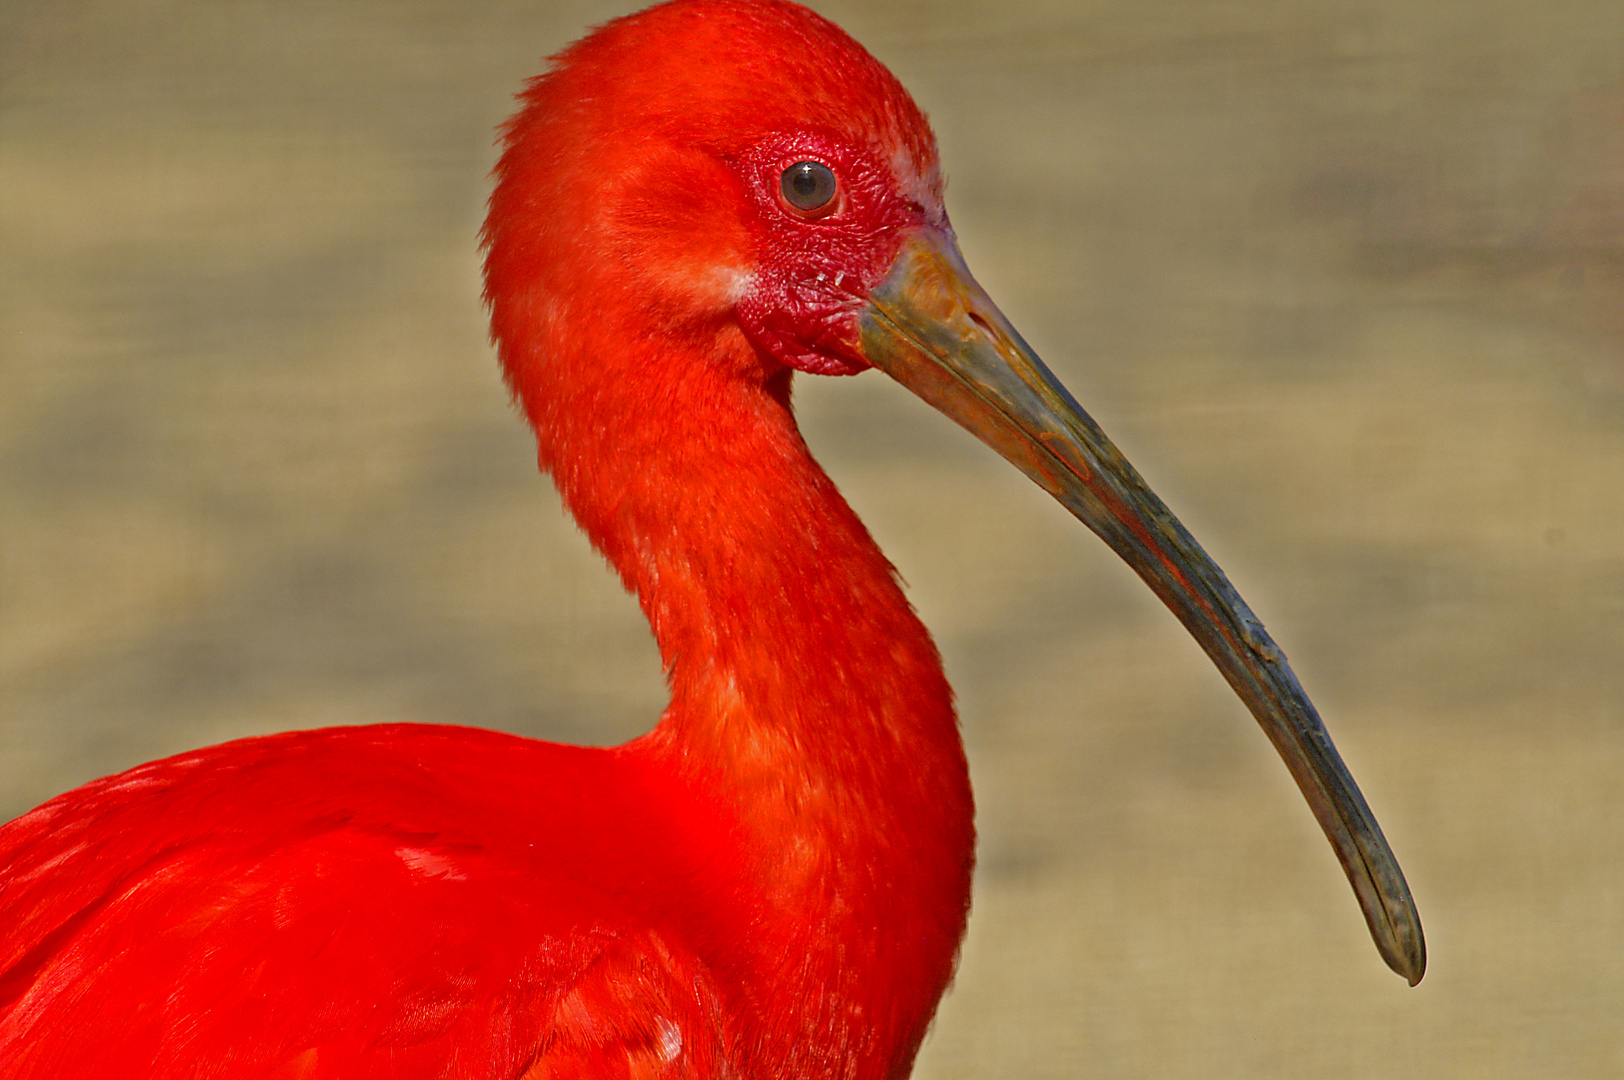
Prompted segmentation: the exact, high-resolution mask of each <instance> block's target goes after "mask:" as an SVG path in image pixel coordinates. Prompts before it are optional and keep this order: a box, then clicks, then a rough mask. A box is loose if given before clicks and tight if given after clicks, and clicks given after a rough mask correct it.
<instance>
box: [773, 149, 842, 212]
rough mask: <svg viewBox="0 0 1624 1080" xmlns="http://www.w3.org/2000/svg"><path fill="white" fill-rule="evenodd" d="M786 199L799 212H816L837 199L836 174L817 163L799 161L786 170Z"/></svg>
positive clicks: (784, 182)
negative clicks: (833, 199) (831, 200)
mask: <svg viewBox="0 0 1624 1080" xmlns="http://www.w3.org/2000/svg"><path fill="white" fill-rule="evenodd" d="M783 188H784V198H785V199H786V200H787V201H788V202H789V204H790V205H791V206H793V207H795V208H796V209H797V210H816V209H818V208H819V207H821V206H823V205H824V204H826V203H827V202H828V201H829V200H830V199H832V198H834V197H835V174H834V173H832V172H830V171H829V166H827V165H823V164H821V163H819V162H816V161H798V162H796V163H795V164H794V165H791V166H790V167H789V168H787V169H785V170H784V180H783Z"/></svg>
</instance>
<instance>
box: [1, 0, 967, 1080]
mask: <svg viewBox="0 0 1624 1080" xmlns="http://www.w3.org/2000/svg"><path fill="white" fill-rule="evenodd" d="M523 102H524V107H523V109H522V111H521V112H520V113H519V114H518V115H517V116H516V117H515V118H514V119H513V121H511V122H510V123H509V125H508V126H507V128H506V129H505V147H506V149H505V153H504V155H503V157H502V160H501V164H500V165H499V167H498V183H497V188H496V193H495V195H494V196H493V198H492V201H491V212H490V217H489V221H488V224H487V227H486V234H485V235H486V243H487V246H488V252H489V254H488V270H487V280H488V287H487V298H488V300H489V302H490V305H491V309H492V324H493V334H494V336H495V338H496V340H497V342H498V344H499V345H500V349H501V356H502V360H503V363H504V365H505V366H506V369H507V372H508V376H509V379H510V382H511V384H512V386H513V388H514V390H515V393H516V395H517V396H518V398H519V400H520V401H521V402H522V403H523V405H524V408H525V411H526V413H527V415H528V416H529V417H530V419H531V420H532V422H533V423H534V424H535V426H536V428H537V431H538V435H539V440H540V456H541V461H542V464H543V466H544V467H545V468H547V469H548V470H549V471H550V472H551V473H552V474H553V476H554V478H555V480H556V481H557V483H558V486H559V489H560V491H561V492H562V493H563V495H564V498H565V500H566V503H567V504H568V506H569V507H570V509H571V510H572V512H573V513H574V514H575V515H576V517H577V518H578V520H579V521H580V522H581V524H582V526H583V527H584V528H585V529H586V530H587V532H588V534H589V535H590V537H591V539H592V541H593V542H594V544H596V545H597V546H598V547H599V548H600V549H601V550H602V551H603V552H604V553H605V554H606V555H607V556H608V558H609V559H610V561H611V562H612V563H613V564H614V565H615V567H616V568H617V569H618V570H619V571H620V573H621V574H622V576H623V578H624V579H625V581H626V583H627V585H628V587H630V588H632V589H634V590H635V591H636V592H637V594H638V596H639V598H640V600H641V602H642V603H643V605H644V608H645V610H647V612H648V613H649V616H650V619H651V620H652V622H653V624H654V627H655V632H656V636H657V638H658V640H659V644H660V648H661V652H662V655H663V657H664V660H665V665H666V668H667V672H668V676H669V680H670V683H671V687H672V703H671V706H670V708H669V709H668V710H667V712H666V713H665V715H664V716H663V717H662V718H661V720H660V723H659V726H658V727H657V728H656V729H655V730H654V731H653V732H651V733H650V734H649V735H647V736H645V737H643V738H641V739H638V740H636V741H634V742H633V743H631V744H628V745H626V746H623V747H619V748H615V749H608V750H599V749H584V748H577V747H567V746H557V745H552V744H546V743H539V742H533V741H527V740H522V739H517V738H513V737H509V736H505V735H497V734H492V733H490V732H485V731H478V730H473V729H461V728H439V727H419V726H410V725H396V726H387V727H373V728H357V729H336V730H328V731H317V732H306V733H296V734H288V735H278V736H272V737H268V738H262V739H252V740H246V741H242V742H236V743H230V744H226V745H224V746H217V747H213V748H210V749H206V750H201V751H197V752H194V753H191V754H185V755H182V756H180V757H176V758H171V759H168V760H166V761H160V762H154V763H152V764H149V765H145V766H142V767H140V768H138V769H134V770H131V771H130V772H127V773H124V774H122V775H120V776H116V777H111V778H108V779H104V780H100V781H97V782H95V783H92V784H89V785H87V786H85V787H83V788H81V789H79V790H77V791H74V792H70V793H68V794H67V795H63V796H61V797H59V798H57V799H55V800H53V801H51V802H49V803H47V804H45V805H44V806H42V807H40V808H39V809H37V810H35V811H34V812H32V813H31V814H29V815H26V816H25V817H23V818H20V819H18V820H17V821H16V822H13V823H12V824H10V825H9V826H7V827H6V828H5V830H4V831H3V832H0V911H3V913H4V919H5V923H4V926H3V928H0V971H3V972H4V977H3V981H0V1063H3V1067H0V1072H4V1073H5V1075H6V1076H8V1077H13V1078H17V1080H22V1078H44V1077H53V1078H54V1077H65V1076H91V1075H99V1076H107V1077H122V1076H148V1075H151V1076H162V1077H171V1076H174V1077H180V1076H188V1077H189V1076H201V1075H229V1076H233V1077H259V1076H265V1077H272V1076H275V1077H283V1076H287V1077H310V1078H315V1077H337V1076H343V1077H379V1078H382V1077H400V1078H406V1077H414V1078H415V1077H424V1078H427V1077H441V1076H458V1077H462V1076H467V1077H510V1076H519V1075H524V1076H528V1077H537V1078H540V1077H560V1078H562V1077H572V1076H592V1077H614V1076H627V1077H652V1076H656V1075H659V1076H665V1075H670V1076H693V1077H701V1076H712V1075H724V1074H736V1075H749V1076H788V1075H795V1076H837V1075H839V1076H854V1075H855V1076H873V1077H880V1076H896V1075H902V1074H905V1073H906V1071H907V1069H908V1066H909V1064H910V1062H911V1060H912V1057H913V1054H914V1052H915V1050H916V1049H917V1047H918V1044H919V1041H920V1039H921V1038H922V1037H923V1034H924V1030H925V1026H926V1024H927V1023H928V1021H929V1019H930V1016H931V1014H932V1012H933V1010H934V1008H935V1004H936V1001H937V999H938V997H939V996H940V994H941V993H942V991H943V989H944V987H945V985H946V983H947V980H948V978H949V976H950V974H951V971H952V964H953V958H954V955H955V952H956V949H957V946H958V942H959V938H960V936H961V935H962V932H963V928H964V919H965V913H966V909H967V905H968V897H969V883H970V872H971V862H972V857H973V856H972V843H973V841H972V836H973V834H972V826H971V823H970V820H971V805H970V794H969V787H968V781H967V774H966V768H965V763H964V758H963V753H962V750H961V748H960V744H959V739H958V735H957V731H956V726H955V721H954V716H953V712H952V708H951V703H950V696H949V691H948V688H947V684H946V682H945V680H944V679H943V677H942V674H941V668H940V664H939V662H938V660H937V657H936V654H935V651H934V648H933V646H932V645H931V643H930V640H929V638H928V637H927V635H926V633H925V631H924V629H923V628H922V627H921V626H920V624H919V623H918V621H917V620H916V619H915V618H914V616H913V615H912V613H911V611H910V610H909V608H908V605H907V604H906V602H905V601H904V600H903V597H902V594H901V592H900V591H899V589H898V587H897V584H896V582H895V580H894V575H893V573H892V571H891V568H890V567H889V565H888V564H887V563H886V562H885V560H884V559H883V558H882V557H881V555H880V554H879V552H878V551H877V550H876V549H875V547H874V545H873V543H872V541H871V540H870V539H869V537H868V535H867V533H866V532H865V531H864V530H863V528H862V526H861V524H860V523H859V522H858V521H857V519H856V518H855V516H854V515H853V514H852V513H851V512H850V510H849V509H847V507H846V506H845V504H844V503H843V502H842V501H841V500H840V498H839V496H838V494H837V493H836V492H835V490H834V488H833V486H832V485H831V484H830V482H829V481H828V480H827V478H826V477H825V476H824V475H823V473H822V472H821V471H820V470H819V469H818V468H817V466H816V465H815V464H814V463H813V462H812V460H811V459H810V457H809V456H808V454H807V452H806V448H805V446H804V445H803V444H802V442H801V440H800V437H799V435H798V434H797V432H796V429H795V426H794V421H793V418H792V416H791V412H790V407H789V400H788V398H789V379H788V368H787V367H786V366H785V365H784V363H783V362H781V361H780V360H778V359H777V358H775V357H774V356H773V355H772V352H771V350H770V349H768V348H759V347H757V346H756V345H754V344H752V343H751V342H750V341H749V340H748V339H747V335H746V333H745V332H743V330H742V328H741V326H740V323H739V321H738V320H737V319H736V318H734V317H733V315H732V313H731V308H732V306H733V304H734V301H735V300H736V299H737V292H738V282H737V280H730V279H729V275H734V276H735V278H736V277H737V276H738V275H746V274H749V273H750V272H752V270H753V268H754V266H755V264H756V262H758V261H759V260H760V259H761V258H762V254H763V252H773V251H776V249H775V248H774V244H775V242H776V238H775V236H774V235H773V231H772V229H771V228H769V227H768V225H767V223H764V222H762V221H761V220H760V218H759V215H753V214H752V213H751V212H749V209H748V206H747V205H746V196H745V194H744V192H743V191H742V190H741V179H740V176H739V173H738V172H737V171H736V170H735V169H734V168H733V166H732V162H733V161H734V160H735V159H736V158H737V157H738V156H740V155H743V154H746V153H748V152H749V151H750V149H751V148H752V147H753V146H756V145H757V144H759V143H760V142H761V140H762V138H763V137H764V136H770V135H772V134H773V133H775V132H781V131H790V132H795V133H799V134H803V135H804V133H806V132H808V131H809V130H813V129H815V130H813V134H814V137H816V138H819V139H822V140H823V141H824V142H825V143H829V144H839V145H840V146H841V147H843V148H845V147H848V146H849V147H850V148H852V149H851V150H844V151H843V152H848V153H849V152H854V151H855V150H858V149H860V150H861V152H862V154H863V155H864V156H865V162H866V163H867V164H868V167H870V168H871V169H873V170H875V171H876V172H878V170H880V169H881V168H883V169H885V170H887V171H889V169H890V168H891V166H890V163H889V162H882V161H880V160H879V157H878V155H879V154H881V153H885V154H890V153H893V152H895V151H896V150H897V149H899V148H900V149H901V150H902V151H903V152H904V153H905V154H906V155H909V157H910V160H911V161H914V162H917V163H919V164H920V165H922V166H924V167H927V168H928V167H931V166H933V158H932V155H933V152H934V151H933V148H932V145H931V142H930V135H929V132H928V129H926V128H925V127H924V124H923V120H922V118H921V117H920V115H919V113H918V111H917V109H916V108H915V107H914V106H913V104H912V103H911V102H910V101H909V100H908V98H907V96H906V95H905V94H904V93H903V91H902V90H901V88H900V87H899V86H898V85H897V84H896V83H895V81H894V80H893V79H892V78H891V77H890V75H889V74H888V73H886V72H885V71H884V69H883V68H881V67H880V66H879V65H878V64H877V63H876V62H875V61H873V60H872V59H871V58H870V57H869V56H868V55H867V54H866V53H864V52H863V51H862V50H861V49H860V48H859V47H858V46H857V45H856V44H855V43H853V42H852V41H851V40H850V39H849V38H848V37H846V36H845V35H844V34H843V33H841V32H840V31H839V30H837V29H836V28H834V27H833V26H832V25H831V24H829V23H827V22H825V21H824V20H822V19H820V18H818V17H817V16H815V15H812V14H811V13H809V12H806V11H805V10H803V9H800V8H797V7H795V6H793V5H789V4H779V3H770V2H737V3H730V2H720V0H704V2H693V3H677V4H673V5H669V6H667V7H663V8H659V9H655V10H652V11H650V12H646V13H644V14H643V15H640V16H635V17H632V18H628V19H624V20H620V21H618V22H615V23H611V24H609V25H608V26H606V27H605V28H603V29H602V30H600V31H598V32H597V33H596V34H595V35H593V36H592V37H590V38H588V39H586V40H585V41H583V42H581V43H579V44H577V45H576V46H574V47H572V48H571V49H569V50H566V51H565V52H564V53H563V54H561V55H560V56H559V57H557V58H555V60H554V63H553V67H552V69H551V70H550V71H549V72H548V73H547V74H545V75H543V76H541V77H540V78H539V79H537V80H536V81H535V82H533V83H532V84H531V86H530V87H529V89H528V90H527V91H526V92H525V94H524V95H523ZM854 105H855V107H853V106H854ZM832 125H833V126H832ZM881 224H883V223H880V222H875V223H872V227H869V231H870V232H872V231H873V228H877V227H879V226H880V225H881ZM839 239H840V241H841V242H842V243H846V244H848V246H849V247H852V248H853V249H854V252H853V254H855V256H856V257H855V258H848V261H849V262H850V264H851V266H850V268H851V269H852V270H853V271H855V270H858V269H861V270H862V271H863V272H864V273H863V276H864V277H866V278H868V279H870V280H872V279H873V278H874V277H876V276H877V274H878V273H879V272H881V271H883V269H884V266H885V265H886V264H887V263H888V262H889V261H890V257H891V255H892V254H894V250H893V251H887V250H884V245H867V246H865V245H862V244H853V243H851V239H850V237H848V236H846V235H844V234H843V235H842V236H841V237H840V238H839ZM860 239H861V238H860ZM870 239H871V238H870ZM892 246H893V248H894V244H893V245H892ZM844 254H847V253H837V257H841V256H842V255H844ZM773 313H774V315H775V316H782V317H783V319H784V321H786V324H787V325H789V326H790V327H791V329H792V330H793V329H794V328H795V326H796V320H797V319H801V318H802V317H803V316H805V315H806V312H804V311H801V312H796V311H786V310H785V309H784V306H782V305H778V306H774V308H773ZM848 348H849V346H848ZM846 364H847V366H850V367H851V368H853V369H855V368H856V367H858V366H859V365H860V364H861V361H860V360H858V359H856V358H855V357H852V358H850V359H847V360H846ZM724 1063H725V1064H724Z"/></svg>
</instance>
